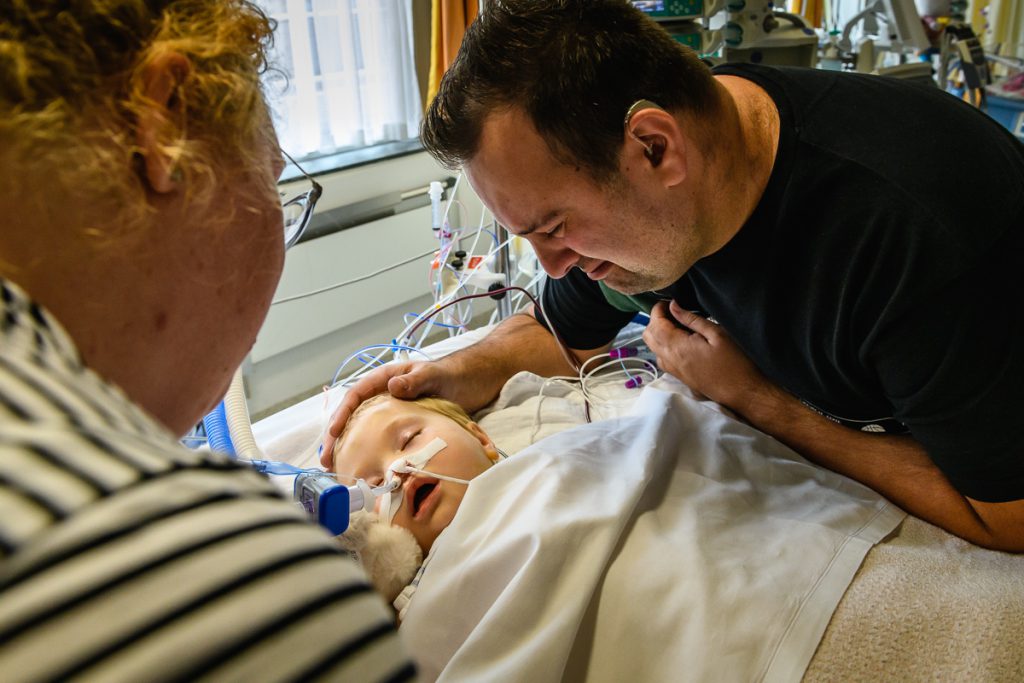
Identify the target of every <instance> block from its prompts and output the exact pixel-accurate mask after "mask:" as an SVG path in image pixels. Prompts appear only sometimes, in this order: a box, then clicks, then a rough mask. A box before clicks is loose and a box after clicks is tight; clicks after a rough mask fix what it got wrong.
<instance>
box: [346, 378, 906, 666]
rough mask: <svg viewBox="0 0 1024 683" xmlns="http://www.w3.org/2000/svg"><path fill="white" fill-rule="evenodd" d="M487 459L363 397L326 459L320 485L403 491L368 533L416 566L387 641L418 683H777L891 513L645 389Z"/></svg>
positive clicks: (395, 407)
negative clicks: (633, 398) (394, 481)
mask: <svg viewBox="0 0 1024 683" xmlns="http://www.w3.org/2000/svg"><path fill="white" fill-rule="evenodd" d="M723 436H724V439H723ZM438 439H439V440H440V443H439V442H438V441H437V440H438ZM722 443H724V444H725V447H724V448H723V447H721V446H720V444H722ZM499 458H500V455H499V453H498V450H497V448H496V447H495V446H494V443H493V442H492V441H491V439H490V438H489V437H488V436H487V435H486V433H484V431H483V430H482V429H481V428H480V427H479V426H478V425H476V424H475V423H473V422H472V421H470V420H469V418H468V417H467V416H465V414H464V413H462V412H461V411H460V410H458V409H457V408H454V407H453V406H450V404H445V403H444V402H436V401H431V400H428V401H425V402H424V401H421V402H406V401H398V400H395V399H392V398H390V397H385V398H378V399H375V400H374V402H373V403H371V404H369V405H367V406H365V407H363V408H362V409H361V411H360V413H359V414H357V415H354V416H353V418H352V420H351V421H350V426H349V429H348V431H347V432H346V434H345V435H344V436H343V437H342V439H341V440H340V441H339V443H338V445H337V450H336V453H335V470H336V472H338V473H339V475H347V476H355V477H360V478H363V479H365V480H366V481H367V482H369V483H372V484H377V483H380V482H382V481H384V480H385V479H386V478H387V477H388V476H389V475H388V470H389V468H391V469H392V471H393V472H395V474H392V475H391V476H392V477H397V478H399V479H401V480H402V481H403V482H404V483H403V487H402V488H401V489H399V490H398V491H396V493H395V495H394V496H393V497H391V498H390V499H389V500H388V501H384V500H381V501H380V504H379V505H378V507H377V515H378V518H379V520H380V521H379V522H375V523H374V524H372V526H375V527H381V528H391V527H388V525H387V524H386V522H387V520H388V519H391V520H392V522H393V524H394V525H395V526H396V527H397V528H401V529H405V530H407V531H408V532H409V534H411V537H412V538H415V541H416V546H417V550H420V551H422V553H423V555H426V556H427V561H426V563H425V565H424V569H423V570H422V571H421V573H420V574H419V576H418V577H417V583H418V587H416V588H415V590H416V592H415V594H414V595H413V597H412V600H411V602H408V603H407V608H408V611H406V612H405V613H404V615H403V632H405V633H406V639H407V642H408V643H409V644H410V646H411V648H412V650H413V655H414V656H415V657H416V658H417V659H418V660H419V662H420V666H421V667H422V670H423V673H424V674H425V677H426V678H428V679H429V678H433V677H440V678H444V679H449V680H488V679H490V680H521V679H524V678H529V679H530V680H534V679H536V680H538V681H539V680H560V679H562V678H565V677H569V678H572V679H574V680H576V679H578V680H584V679H586V680H623V678H622V677H623V676H627V675H633V676H635V677H636V679H637V680H665V679H666V677H669V678H671V677H672V676H673V675H676V676H678V674H679V673H680V672H681V671H682V670H683V668H682V667H684V665H685V667H686V669H687V670H688V671H690V672H692V673H693V674H694V675H693V676H692V678H693V679H704V680H714V679H716V678H717V679H721V677H722V676H731V677H732V678H733V679H735V680H740V679H743V680H746V679H751V680H752V679H755V678H760V677H765V678H767V679H772V678H773V677H774V678H777V679H779V680H793V679H795V678H798V677H799V675H800V673H802V671H803V669H804V667H805V666H806V664H807V662H808V660H809V659H810V657H811V655H812V654H813V652H814V644H815V643H816V642H817V637H816V636H820V633H821V630H823V629H824V626H825V624H826V623H827V620H828V617H829V615H830V614H831V612H832V610H833V609H834V608H835V605H836V603H837V602H838V600H839V599H840V597H841V595H842V591H843V590H844V589H845V587H846V585H848V583H849V580H850V578H852V574H853V572H854V571H855V570H856V567H857V565H858V564H859V563H860V561H861V559H862V558H863V555H864V554H865V553H866V552H867V549H868V548H869V547H870V546H871V544H873V543H874V542H876V541H877V540H879V539H880V538H881V537H882V536H884V535H885V534H886V533H887V532H888V531H890V530H891V529H892V528H893V526H894V525H895V524H896V523H897V522H898V520H899V517H900V516H899V512H898V511H896V510H893V509H891V508H890V507H888V506H887V504H886V503H885V502H884V501H882V500H880V499H879V498H878V497H877V496H875V495H874V494H872V493H871V492H869V491H867V490H866V489H863V488H862V487H860V486H859V485H856V484H852V483H849V482H847V480H843V479H841V478H836V477H835V476H834V475H830V474H827V473H821V472H820V471H818V470H817V469H816V468H814V467H813V466H810V465H808V464H807V463H804V462H801V461H800V460H799V459H798V458H796V457H795V456H791V455H790V453H789V452H788V449H785V448H784V447H782V446H780V445H779V444H777V443H775V442H773V441H771V440H767V439H766V438H765V439H764V440H762V439H761V437H758V436H757V435H756V434H754V433H753V430H749V428H746V427H744V426H742V425H739V424H738V423H735V421H731V420H729V419H728V418H727V417H726V416H722V415H720V414H718V413H708V412H707V411H705V410H704V409H702V408H701V407H700V406H699V405H698V404H696V403H695V402H693V401H688V400H686V399H684V397H682V396H679V395H677V394H673V393H670V392H664V391H652V390H648V391H647V392H646V393H645V395H644V397H641V399H640V400H638V402H637V409H636V415H635V416H633V417H628V418H621V419H619V420H610V421H607V422H602V423H599V424H593V425H585V426H583V427H581V428H578V429H574V430H569V431H567V432H562V433H561V434H558V435H555V436H554V437H551V438H550V439H547V440H545V441H543V442H541V443H538V444H536V445H534V446H532V447H529V448H526V449H524V450H523V451H522V452H521V453H519V454H517V455H516V456H515V457H513V458H510V459H509V460H508V461H505V462H502V463H501V466H500V467H494V464H495V462H496V461H497V460H498V459H499ZM396 462H397V463H398V464H397V465H393V463H396ZM442 476H443V477H448V478H450V479H448V478H441V477H442ZM456 480H458V481H456ZM460 481H461V482H466V483H468V482H472V485H469V486H467V484H466V483H459V482H460ZM385 508H386V509H385ZM456 513H458V514H456ZM446 529H447V530H446ZM442 531H444V532H445V533H444V535H443V536H442V535H441V532H442ZM401 533H403V534H404V533H405V532H404V531H403V532H401ZM371 573H372V572H371ZM408 595H409V591H408V590H407V591H405V592H404V593H403V596H402V597H403V598H405V597H408ZM388 597H391V596H390V595H389V596H388ZM400 602H401V600H400ZM598 605H600V609H597V606H598ZM640 623H643V624H647V625H648V626H649V627H650V628H655V629H656V630H658V632H659V633H660V634H661V637H660V638H659V639H658V640H657V641H651V639H650V638H649V637H648V636H646V635H645V634H647V633H649V628H647V627H645V628H635V626H636V625H637V624H640ZM738 624H745V625H744V626H743V627H742V628H738V627H737V625H738ZM438 625H442V626H443V628H441V629H438V628H437V627H438ZM631 625H632V626H631ZM808 636H810V637H808ZM709 648H712V649H719V648H720V649H721V651H723V652H730V653H732V654H730V655H729V657H727V658H725V659H708V658H706V657H704V655H703V654H701V653H705V652H707V651H708V649H709ZM498 657H500V660H501V662H502V665H503V666H504V667H512V668H511V669H508V670H505V671H504V673H502V672H500V671H498V670H495V669H493V666H494V658H498ZM767 674H772V675H767ZM627 677H628V676H627Z"/></svg>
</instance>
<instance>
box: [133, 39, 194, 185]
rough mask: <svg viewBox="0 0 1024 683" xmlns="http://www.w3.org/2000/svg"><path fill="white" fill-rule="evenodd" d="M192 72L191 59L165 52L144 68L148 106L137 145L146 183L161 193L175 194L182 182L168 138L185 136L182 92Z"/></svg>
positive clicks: (137, 132)
mask: <svg viewBox="0 0 1024 683" xmlns="http://www.w3.org/2000/svg"><path fill="white" fill-rule="evenodd" d="M191 70H192V64H191V63H190V62H189V61H188V58H187V57H185V56H184V55H182V54H180V53H178V52H165V53H162V54H160V55H157V56H156V57H155V58H153V59H152V60H151V61H150V62H148V63H147V64H146V65H145V66H143V67H142V71H141V74H140V78H141V80H142V96H143V102H144V104H143V106H142V108H141V110H140V111H139V114H138V119H137V121H136V130H135V135H136V143H137V144H138V146H139V152H140V153H141V154H142V158H143V161H144V162H145V163H144V168H145V175H146V181H147V182H148V183H149V186H150V187H151V188H153V191H154V192H158V193H160V194H166V193H168V192H172V191H173V190H174V189H175V188H176V187H177V185H178V182H179V181H180V180H181V170H180V169H178V168H177V167H176V164H177V160H176V159H175V155H173V154H172V153H169V146H168V139H171V138H172V137H173V136H176V135H182V134H183V133H184V121H183V120H182V117H183V116H184V103H183V102H182V100H181V98H180V97H179V96H178V92H179V89H180V87H181V85H182V84H183V83H184V82H185V79H186V78H188V75H189V72H191Z"/></svg>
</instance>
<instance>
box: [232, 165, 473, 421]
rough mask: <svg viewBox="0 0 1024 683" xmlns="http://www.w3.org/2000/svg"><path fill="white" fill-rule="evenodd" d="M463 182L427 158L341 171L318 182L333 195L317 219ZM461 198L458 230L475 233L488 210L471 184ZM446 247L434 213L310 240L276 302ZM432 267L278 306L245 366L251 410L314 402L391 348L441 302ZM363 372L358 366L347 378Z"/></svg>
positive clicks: (424, 210) (293, 252) (425, 262)
mask: <svg viewBox="0 0 1024 683" xmlns="http://www.w3.org/2000/svg"><path fill="white" fill-rule="evenodd" d="M453 175H454V174H453V173H452V172H451V171H448V170H446V169H443V168H441V167H440V166H439V165H438V164H437V163H436V162H435V161H434V160H433V159H432V158H431V157H430V156H429V155H427V154H426V153H425V152H418V153H414V154H411V155H407V156H403V157H399V158H394V159H388V160H384V161H379V162H375V163H372V164H368V165H363V166H359V167H356V168H351V169H346V170H342V171H338V172H335V173H332V174H329V175H324V176H320V177H318V178H317V180H318V181H320V183H321V184H322V185H323V187H324V194H323V197H322V199H321V200H320V202H319V203H318V205H317V212H318V213H323V212H328V211H331V210H333V209H337V208H339V207H344V206H348V205H351V204H355V203H358V202H364V201H366V200H370V199H373V198H376V197H380V196H382V195H387V194H391V193H405V192H409V191H411V190H416V189H419V188H423V187H426V186H427V185H428V184H429V183H430V182H431V181H433V180H441V181H443V180H445V179H446V178H451V177H452V176H453ZM287 189H288V188H287V186H285V187H283V188H282V190H285V191H287ZM457 198H458V200H459V202H460V203H461V205H462V208H463V210H460V209H459V208H458V207H455V206H453V209H452V211H453V214H452V216H450V219H453V220H451V222H452V224H453V225H458V224H461V222H462V221H465V222H466V223H470V224H472V228H474V229H475V227H476V225H477V223H479V220H480V215H481V211H482V205H481V204H480V201H479V199H478V198H477V197H476V195H475V194H473V192H472V189H471V188H470V187H469V185H468V183H465V182H462V183H460V185H459V189H458V194H457ZM436 247H437V238H436V237H435V235H434V233H433V231H432V230H431V222H430V208H429V206H423V207H420V208H415V209H412V210H409V211H406V212H404V213H400V214H397V215H394V216H388V217H385V218H381V219H379V220H374V221H372V222H369V223H365V224H362V225H357V226H354V227H349V228H346V229H343V230H341V231H339V232H335V233H333V234H328V235H324V236H321V237H317V238H315V239H312V240H309V241H305V242H301V243H300V244H297V245H296V246H294V247H293V248H292V249H290V250H289V251H288V254H287V257H286V260H285V267H284V273H283V275H282V279H281V283H280V285H279V286H278V290H277V293H276V294H275V296H274V300H275V301H277V300H278V299H281V298H283V297H288V296H292V295H296V294H300V293H303V292H309V291H313V290H317V289H320V288H324V287H328V286H330V285H333V284H337V283H340V282H344V281H347V280H350V279H354V278H356V277H359V276H362V275H366V274H369V273H372V272H375V271H377V270H380V269H382V268H384V267H386V266H389V265H392V264H394V263H397V262H400V261H403V260H406V259H408V258H411V257H413V256H415V255H417V254H422V253H424V252H427V251H429V250H431V249H433V248H436ZM430 261H431V259H430V257H425V258H420V259H416V260H415V261H413V262H411V263H409V264H407V265H404V266H400V267H398V268H395V269H394V270H390V271H388V272H386V273H383V274H381V275H378V276H375V277H372V278H370V279H368V280H365V281H363V282H358V283H355V284H352V285H348V286H345V287H342V288H339V289H334V290H331V291H328V292H324V293H321V294H317V295H314V296H311V297H307V298H303V299H300V300H297V301H291V302H287V303H281V304H275V305H273V306H271V309H270V312H269V314H268V315H267V319H266V321H265V323H264V325H263V328H262V329H261V330H260V333H259V336H258V338H257V340H256V344H255V346H254V347H253V349H252V351H251V353H250V354H249V357H248V358H247V359H246V363H245V365H244V368H243V369H244V376H245V383H246V392H247V398H248V401H249V409H250V412H252V413H253V414H254V415H256V416H258V415H259V414H261V413H263V412H266V411H268V410H269V409H272V408H274V407H280V406H282V405H284V404H288V403H291V402H293V401H295V400H298V399H300V398H303V397H305V396H308V395H311V393H313V392H315V391H316V390H317V388H318V387H320V386H322V385H324V384H329V383H330V381H331V379H332V377H333V376H334V374H335V371H336V370H337V368H338V365H339V364H340V363H341V362H342V361H343V360H344V359H345V358H347V357H348V356H349V355H350V354H352V353H353V352H355V351H356V350H358V349H361V348H363V347H365V346H368V345H370V344H379V343H388V342H390V341H391V340H392V339H393V338H394V337H395V336H396V335H397V334H398V333H399V332H400V331H401V330H402V327H403V325H404V323H403V318H402V316H403V315H404V314H405V313H410V312H421V311H423V310H425V309H426V308H427V307H428V306H430V305H431V303H432V301H433V299H432V297H431V296H430V294H429V288H428V273H429V268H430ZM483 301H484V302H486V303H483V304H479V305H475V306H474V314H475V319H476V320H478V321H481V322H486V320H487V318H489V317H490V313H491V311H493V305H492V303H491V302H490V300H488V299H484V300H483ZM439 333H440V332H439ZM359 367H361V366H360V364H359V363H358V362H354V363H350V364H349V366H348V368H346V371H345V374H346V375H347V374H350V373H351V372H353V371H355V370H356V369H357V368H359Z"/></svg>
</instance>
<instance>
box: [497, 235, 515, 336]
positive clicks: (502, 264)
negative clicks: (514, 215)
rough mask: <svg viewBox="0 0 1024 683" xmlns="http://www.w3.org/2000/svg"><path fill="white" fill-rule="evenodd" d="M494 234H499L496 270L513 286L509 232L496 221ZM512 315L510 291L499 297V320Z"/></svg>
mask: <svg viewBox="0 0 1024 683" xmlns="http://www.w3.org/2000/svg"><path fill="white" fill-rule="evenodd" d="M494 234H495V235H497V236H498V243H499V244H500V245H501V246H500V247H499V248H498V256H497V263H496V264H495V265H496V267H495V270H497V271H498V272H499V273H502V274H504V275H505V285H504V286H505V287H511V286H512V259H511V258H510V257H509V249H508V240H509V234H508V230H506V229H505V226H504V225H502V224H501V223H499V222H498V221H494ZM511 315H512V295H511V293H510V292H505V294H504V295H503V296H502V297H501V298H500V299H498V320H505V319H506V318H508V317H510V316H511Z"/></svg>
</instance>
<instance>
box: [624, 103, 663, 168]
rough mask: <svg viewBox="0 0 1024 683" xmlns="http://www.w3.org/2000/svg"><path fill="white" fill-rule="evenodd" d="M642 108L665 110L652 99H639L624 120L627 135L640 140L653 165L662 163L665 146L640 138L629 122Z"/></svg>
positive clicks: (646, 155) (627, 111) (627, 112)
mask: <svg viewBox="0 0 1024 683" xmlns="http://www.w3.org/2000/svg"><path fill="white" fill-rule="evenodd" d="M641 109H660V110H661V111H665V110H664V109H663V108H662V107H660V106H659V105H657V104H655V103H654V102H651V101H650V100H637V101H636V102H634V103H633V105H632V106H631V107H630V108H629V109H627V110H626V118H625V120H624V121H623V122H622V125H623V128H625V130H626V135H628V136H629V137H631V138H633V139H634V140H636V141H637V142H639V143H640V146H641V147H643V148H644V156H645V157H647V158H648V160H650V162H651V163H652V164H653V165H655V166H657V165H658V164H660V163H661V158H662V156H663V155H664V153H665V150H664V147H663V146H661V145H654V144H652V143H648V142H644V141H643V140H641V139H640V136H639V135H637V134H636V133H635V132H633V129H632V128H630V127H629V122H630V120H631V119H632V118H633V115H634V114H636V113H637V112H638V111H640V110H641Z"/></svg>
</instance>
